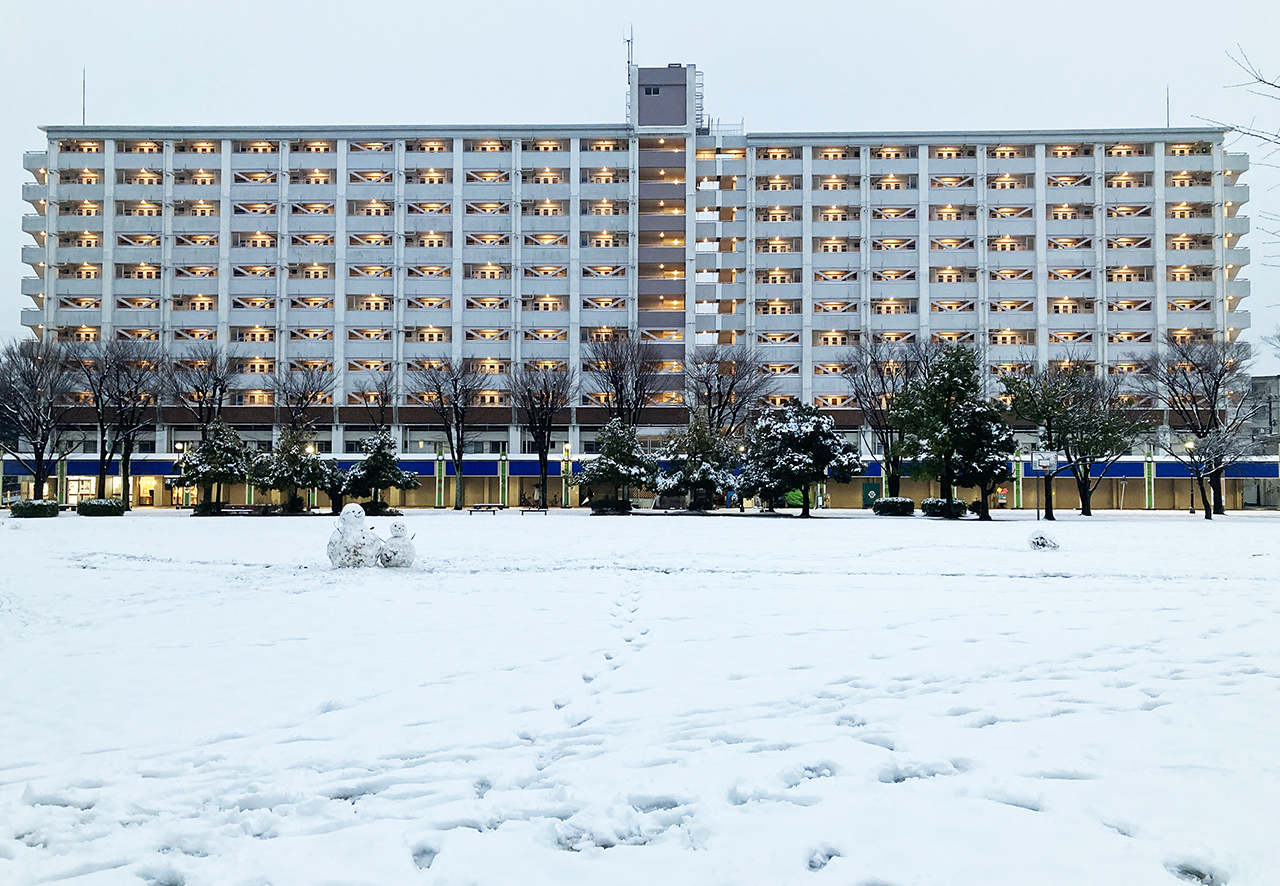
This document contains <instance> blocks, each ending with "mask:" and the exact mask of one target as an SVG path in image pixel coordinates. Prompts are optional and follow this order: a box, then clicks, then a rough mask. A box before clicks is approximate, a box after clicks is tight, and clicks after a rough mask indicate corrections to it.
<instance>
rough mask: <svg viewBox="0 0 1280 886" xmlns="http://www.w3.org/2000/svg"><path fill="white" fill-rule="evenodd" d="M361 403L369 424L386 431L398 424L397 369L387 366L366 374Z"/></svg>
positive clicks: (398, 383) (398, 385)
mask: <svg viewBox="0 0 1280 886" xmlns="http://www.w3.org/2000/svg"><path fill="white" fill-rule="evenodd" d="M364 378H365V382H364V384H363V390H361V392H360V402H361V404H362V405H363V406H364V411H365V413H366V414H367V415H368V416H369V423H370V424H373V425H376V426H377V428H378V430H380V431H381V430H384V429H386V428H388V427H390V426H391V425H393V424H395V423H396V420H397V418H398V417H399V414H400V413H399V403H400V381H399V379H397V378H396V373H395V369H394V368H392V367H391V366H389V365H388V366H386V367H384V368H383V369H380V370H371V371H370V372H368V373H366V374H365V376H364Z"/></svg>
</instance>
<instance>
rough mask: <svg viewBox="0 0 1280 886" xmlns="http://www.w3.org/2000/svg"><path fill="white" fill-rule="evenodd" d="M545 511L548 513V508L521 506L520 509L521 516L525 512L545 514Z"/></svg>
mask: <svg viewBox="0 0 1280 886" xmlns="http://www.w3.org/2000/svg"><path fill="white" fill-rule="evenodd" d="M545 513H547V509H546V508H521V509H520V515H521V516H524V515H525V514H545Z"/></svg>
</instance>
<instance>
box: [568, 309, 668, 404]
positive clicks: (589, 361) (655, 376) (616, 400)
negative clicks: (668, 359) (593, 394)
mask: <svg viewBox="0 0 1280 886" xmlns="http://www.w3.org/2000/svg"><path fill="white" fill-rule="evenodd" d="M658 361H659V357H658V351H657V348H656V347H655V346H654V345H653V344H652V343H650V342H647V341H642V340H641V339H640V336H639V335H638V334H635V333H628V332H625V331H622V330H616V331H615V332H614V333H613V334H612V335H611V336H610V337H609V338H607V339H606V340H604V341H594V342H591V343H590V344H588V345H587V350H586V354H585V361H584V363H583V372H584V373H585V374H586V376H587V377H588V378H589V379H590V380H591V382H592V383H593V384H594V385H595V386H596V388H598V389H599V390H600V392H601V393H603V394H605V395H606V397H607V398H608V402H607V403H606V406H607V407H608V410H609V417H610V418H616V419H618V421H620V422H622V423H623V424H624V425H626V426H627V427H632V428H633V427H635V426H637V425H638V424H640V419H641V418H642V417H643V416H644V412H645V410H646V409H647V408H648V407H649V400H650V398H651V397H652V396H653V395H654V394H655V393H656V392H657V391H658V389H659V387H660V373H659V365H658Z"/></svg>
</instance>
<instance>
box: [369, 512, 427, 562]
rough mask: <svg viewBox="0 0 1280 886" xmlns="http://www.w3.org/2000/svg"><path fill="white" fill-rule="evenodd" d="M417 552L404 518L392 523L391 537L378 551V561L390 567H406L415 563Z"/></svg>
mask: <svg viewBox="0 0 1280 886" xmlns="http://www.w3.org/2000/svg"><path fill="white" fill-rule="evenodd" d="M416 553H417V552H416V551H415V550H414V549H413V540H412V539H411V538H410V537H409V527H407V526H405V525H404V521H403V520H396V521H395V522H394V523H392V524H391V537H390V538H389V539H387V541H386V543H385V544H383V546H382V550H381V551H379V552H378V563H379V564H381V565H382V566H385V567H387V568H388V569H396V568H399V569H404V568H406V567H408V566H412V565H413V558H414V556H415V555H416Z"/></svg>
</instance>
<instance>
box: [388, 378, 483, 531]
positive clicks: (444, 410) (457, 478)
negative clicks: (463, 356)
mask: <svg viewBox="0 0 1280 886" xmlns="http://www.w3.org/2000/svg"><path fill="white" fill-rule="evenodd" d="M490 378H491V376H489V375H485V374H483V373H480V372H477V371H476V369H475V367H474V366H473V365H472V364H471V362H470V361H468V360H451V361H449V362H447V363H440V364H439V365H432V366H429V367H428V368H426V369H420V370H416V371H414V372H412V373H410V378H409V381H408V385H409V388H410V390H412V391H414V392H415V393H416V394H418V396H420V397H421V398H422V399H423V400H424V401H425V402H426V404H427V406H428V407H430V408H431V410H432V412H434V413H435V415H436V418H437V419H438V420H439V421H440V424H441V426H442V427H443V429H444V434H445V439H446V440H447V441H448V443H449V459H450V461H452V462H453V476H454V489H453V508H454V510H462V458H463V455H465V453H466V448H467V443H469V442H471V440H472V439H473V438H474V437H475V431H474V429H473V428H472V426H471V420H472V419H473V418H474V410H475V407H476V404H477V402H478V399H479V396H480V392H481V391H482V390H485V389H487V388H489V387H490V385H491V382H490V381H489V379H490Z"/></svg>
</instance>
